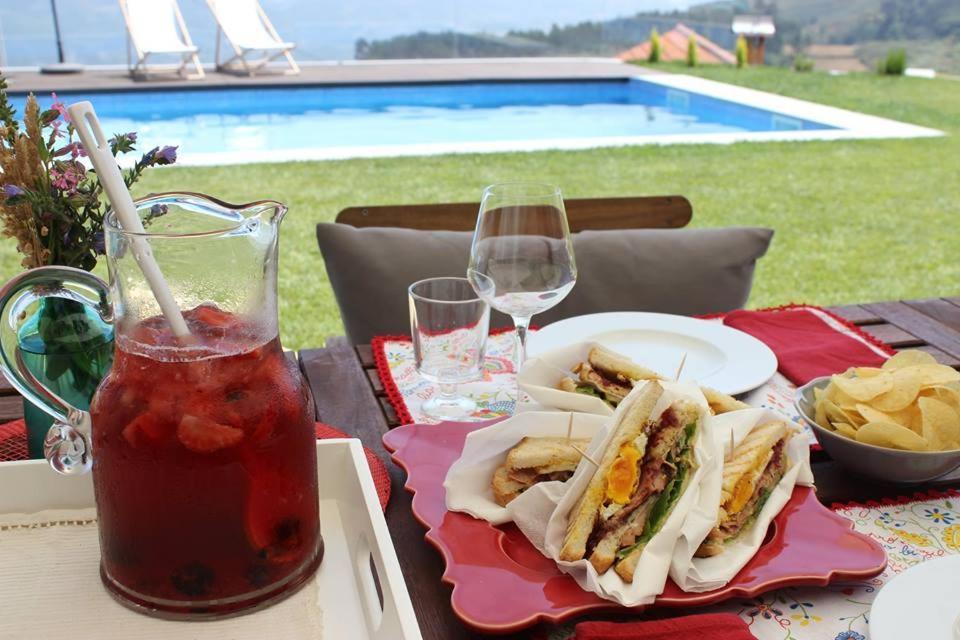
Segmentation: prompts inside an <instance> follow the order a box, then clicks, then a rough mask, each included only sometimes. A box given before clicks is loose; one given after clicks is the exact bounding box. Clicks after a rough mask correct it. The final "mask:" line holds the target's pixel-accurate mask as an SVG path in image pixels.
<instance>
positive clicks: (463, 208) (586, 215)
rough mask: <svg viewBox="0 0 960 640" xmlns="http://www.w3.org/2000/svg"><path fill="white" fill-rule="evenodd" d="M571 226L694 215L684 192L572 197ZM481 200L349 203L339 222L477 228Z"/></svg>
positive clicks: (637, 224) (657, 225) (682, 219)
mask: <svg viewBox="0 0 960 640" xmlns="http://www.w3.org/2000/svg"><path fill="white" fill-rule="evenodd" d="M564 204H565V206H566V210H567V220H568V222H569V224H570V231H571V232H572V233H576V232H578V231H586V230H605V229H606V230H610V229H679V228H681V227H685V226H686V225H687V224H688V223H689V222H690V220H691V218H692V217H693V208H692V207H691V205H690V201H689V200H687V199H686V198H684V197H683V196H643V197H631V198H571V199H568V200H564ZM479 209H480V203H479V202H457V203H447V204H412V205H387V206H371V207H362V206H361V207H348V208H346V209H343V210H342V211H340V213H338V214H337V218H336V222H338V223H341V224H348V225H350V226H352V227H402V228H407V229H419V230H422V231H473V229H474V227H475V226H476V222H477V212H478V211H479Z"/></svg>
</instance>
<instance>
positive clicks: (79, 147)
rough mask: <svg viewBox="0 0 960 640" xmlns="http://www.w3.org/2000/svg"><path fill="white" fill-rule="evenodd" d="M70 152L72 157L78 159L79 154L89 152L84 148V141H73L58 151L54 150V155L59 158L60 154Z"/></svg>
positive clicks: (63, 154)
mask: <svg viewBox="0 0 960 640" xmlns="http://www.w3.org/2000/svg"><path fill="white" fill-rule="evenodd" d="M68 153H69V154H70V157H71V158H73V159H74V160H76V159H77V157H78V156H81V155H84V156H85V155H87V152H86V151H84V150H83V143H80V142H71V143H70V144H65V145H63V146H62V147H60V148H59V149H57V150H56V151H54V152H53V157H55V158H59V157H60V156H65V155H67V154H68Z"/></svg>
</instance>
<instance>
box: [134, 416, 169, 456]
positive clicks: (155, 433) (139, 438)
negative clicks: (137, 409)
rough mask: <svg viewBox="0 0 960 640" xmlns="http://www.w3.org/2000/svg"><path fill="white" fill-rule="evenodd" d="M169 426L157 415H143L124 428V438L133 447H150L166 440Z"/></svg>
mask: <svg viewBox="0 0 960 640" xmlns="http://www.w3.org/2000/svg"><path fill="white" fill-rule="evenodd" d="M167 426H168V425H167V424H166V422H165V421H164V420H163V419H162V418H161V417H159V416H157V415H156V414H154V413H150V412H147V413H141V414H140V415H138V416H137V417H136V418H134V419H133V420H131V421H130V422H129V423H127V426H125V427H124V428H123V437H124V439H125V440H126V441H127V442H128V443H129V444H130V445H131V446H133V447H137V448H139V447H149V446H152V445H156V444H158V443H160V442H162V441H163V440H164V438H166V436H167Z"/></svg>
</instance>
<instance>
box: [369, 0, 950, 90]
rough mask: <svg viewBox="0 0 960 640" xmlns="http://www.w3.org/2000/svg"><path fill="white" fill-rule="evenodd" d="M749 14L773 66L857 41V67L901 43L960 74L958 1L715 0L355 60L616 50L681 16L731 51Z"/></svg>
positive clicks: (402, 39) (443, 41) (390, 49)
mask: <svg viewBox="0 0 960 640" xmlns="http://www.w3.org/2000/svg"><path fill="white" fill-rule="evenodd" d="M743 12H753V13H768V14H772V15H773V16H774V17H775V19H776V23H777V35H776V37H775V38H774V39H773V41H772V42H770V43H769V45H768V47H767V52H768V63H770V64H790V63H791V62H792V60H793V57H794V56H795V54H796V52H797V51H802V50H804V49H805V48H806V47H808V46H809V45H812V44H817V45H825V44H826V45H831V44H843V45H853V46H852V48H850V49H849V51H850V52H851V54H850V55H851V57H853V58H854V59H856V58H859V63H858V64H856V65H854V67H859V68H872V67H873V65H874V61H875V60H876V59H878V58H880V57H882V56H883V55H885V54H886V52H887V50H888V49H889V48H891V47H895V46H903V47H905V48H906V49H907V53H908V59H909V60H910V61H911V64H912V65H914V66H927V67H933V68H936V69H938V70H940V71H942V72H953V73H960V44H958V38H960V1H958V0H842V1H840V0H715V1H712V2H706V3H700V4H696V5H693V6H691V7H689V8H688V9H686V10H684V11H671V12H662V11H661V12H643V13H638V14H636V15H633V16H627V17H623V18H614V19H609V20H596V21H583V22H579V23H575V24H567V25H554V26H553V27H552V28H550V29H527V30H511V31H507V32H506V33H504V34H503V35H496V34H492V33H465V32H456V31H444V32H440V33H434V32H429V31H421V32H419V33H416V34H412V35H402V36H396V37H393V38H387V39H382V40H361V41H358V42H357V44H356V47H355V49H356V57H357V58H410V57H449V56H460V57H466V56H525V55H534V56H538V55H539V56H557V55H615V54H616V53H618V52H619V51H622V50H624V49H626V48H629V47H631V46H633V45H635V44H637V43H639V42H642V41H644V40H646V39H647V37H648V36H649V33H650V30H651V29H652V28H654V27H656V28H657V29H658V30H660V31H661V32H662V31H664V30H667V29H670V28H671V27H673V25H674V24H676V23H677V22H680V21H682V22H684V23H685V24H687V25H688V26H690V27H691V28H693V29H695V30H696V31H698V32H700V33H702V34H704V35H705V36H707V37H708V38H710V39H711V40H713V41H714V42H717V43H718V44H720V45H721V46H724V47H726V48H728V49H731V48H732V47H733V35H732V34H731V32H730V22H731V19H732V17H733V16H734V14H736V13H743ZM854 62H856V60H854ZM854 67H850V68H854Z"/></svg>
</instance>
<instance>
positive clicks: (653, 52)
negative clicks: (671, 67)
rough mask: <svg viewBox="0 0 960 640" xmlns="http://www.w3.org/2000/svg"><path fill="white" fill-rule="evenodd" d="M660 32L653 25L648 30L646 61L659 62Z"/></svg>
mask: <svg viewBox="0 0 960 640" xmlns="http://www.w3.org/2000/svg"><path fill="white" fill-rule="evenodd" d="M660 46H661V45H660V32H659V31H657V28H656V27H654V28H653V29H651V30H650V55H649V56H647V62H660Z"/></svg>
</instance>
